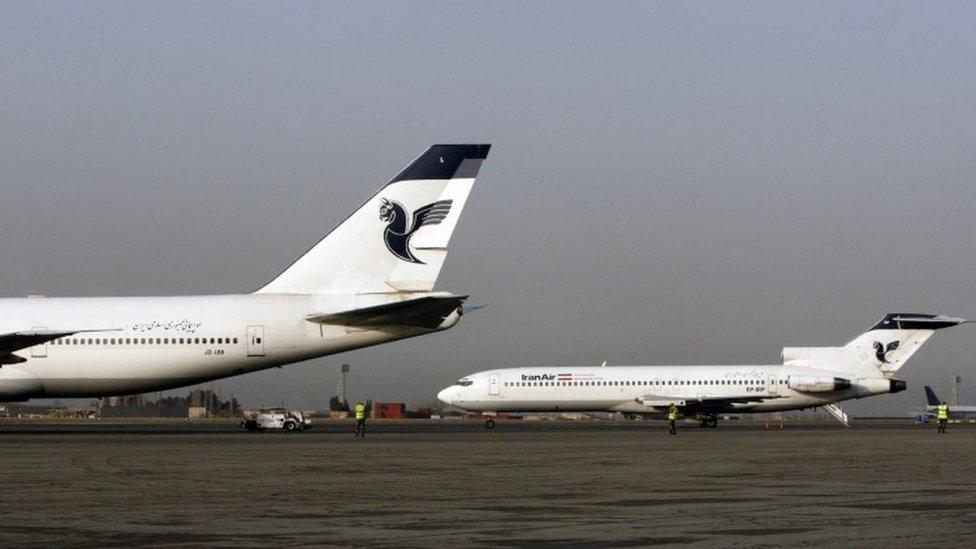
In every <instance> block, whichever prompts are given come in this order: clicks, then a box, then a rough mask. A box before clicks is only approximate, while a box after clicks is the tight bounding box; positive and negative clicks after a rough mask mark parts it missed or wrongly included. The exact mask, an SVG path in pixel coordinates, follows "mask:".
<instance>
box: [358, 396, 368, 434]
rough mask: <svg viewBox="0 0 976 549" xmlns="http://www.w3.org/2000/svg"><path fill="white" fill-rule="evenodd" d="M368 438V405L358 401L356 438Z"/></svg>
mask: <svg viewBox="0 0 976 549" xmlns="http://www.w3.org/2000/svg"><path fill="white" fill-rule="evenodd" d="M359 437H363V438H366V405H365V404H363V403H362V402H357V403H356V438H359Z"/></svg>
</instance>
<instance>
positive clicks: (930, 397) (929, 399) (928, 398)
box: [924, 385, 976, 419]
mask: <svg viewBox="0 0 976 549" xmlns="http://www.w3.org/2000/svg"><path fill="white" fill-rule="evenodd" d="M942 402H944V401H943V400H940V399H939V396H938V395H936V394H935V391H933V390H932V388H931V387H929V386H928V385H926V386H925V411H924V414H925V416H927V417H930V418H936V417H938V416H939V404H941V403H942ZM949 417H950V418H952V419H973V418H976V406H972V405H969V406H967V405H960V404H956V405H955V406H949Z"/></svg>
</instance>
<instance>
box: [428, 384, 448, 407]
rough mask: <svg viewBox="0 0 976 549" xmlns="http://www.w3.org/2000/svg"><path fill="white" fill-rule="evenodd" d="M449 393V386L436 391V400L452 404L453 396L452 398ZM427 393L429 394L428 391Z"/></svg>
mask: <svg viewBox="0 0 976 549" xmlns="http://www.w3.org/2000/svg"><path fill="white" fill-rule="evenodd" d="M450 393H451V388H450V387H448V388H447V389H444V390H443V391H441V392H439V393H437V400H439V401H441V402H443V403H444V404H447V405H449V406H453V405H454V398H453V395H451V394H450ZM427 394H428V395H429V394H430V393H427Z"/></svg>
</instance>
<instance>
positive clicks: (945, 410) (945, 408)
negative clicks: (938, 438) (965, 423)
mask: <svg viewBox="0 0 976 549" xmlns="http://www.w3.org/2000/svg"><path fill="white" fill-rule="evenodd" d="M939 419H949V405H948V404H939Z"/></svg>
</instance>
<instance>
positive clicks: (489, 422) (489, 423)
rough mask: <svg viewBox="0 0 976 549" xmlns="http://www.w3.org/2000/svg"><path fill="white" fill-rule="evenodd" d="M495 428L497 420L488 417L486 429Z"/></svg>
mask: <svg viewBox="0 0 976 549" xmlns="http://www.w3.org/2000/svg"><path fill="white" fill-rule="evenodd" d="M494 428H495V420H493V419H490V418H489V419H486V420H485V429H494Z"/></svg>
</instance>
